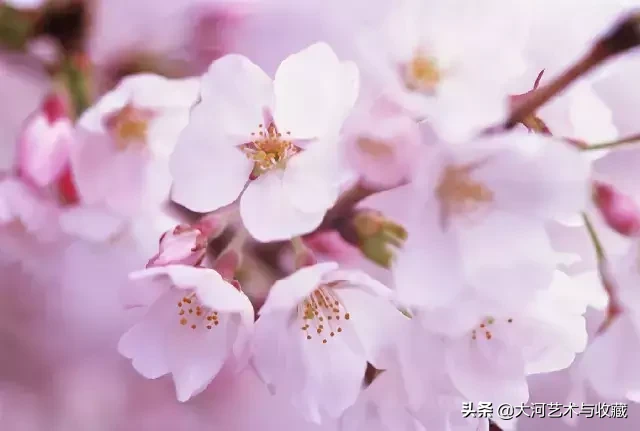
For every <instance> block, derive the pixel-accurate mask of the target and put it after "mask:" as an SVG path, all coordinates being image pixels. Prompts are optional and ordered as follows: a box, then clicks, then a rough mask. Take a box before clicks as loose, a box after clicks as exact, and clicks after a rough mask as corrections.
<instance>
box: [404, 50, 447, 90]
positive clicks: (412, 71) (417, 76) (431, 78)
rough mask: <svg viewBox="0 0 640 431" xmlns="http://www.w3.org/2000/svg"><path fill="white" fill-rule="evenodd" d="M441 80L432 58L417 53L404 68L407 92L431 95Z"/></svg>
mask: <svg viewBox="0 0 640 431" xmlns="http://www.w3.org/2000/svg"><path fill="white" fill-rule="evenodd" d="M441 80H442V72H441V70H440V67H439V66H438V64H437V63H436V60H435V59H434V58H433V57H429V56H426V55H424V54H423V53H421V52H417V53H416V54H415V55H414V57H413V59H412V60H411V62H410V63H409V64H408V65H407V66H406V67H405V84H406V86H407V88H408V89H409V90H412V91H421V92H425V93H432V92H433V91H435V89H436V87H437V86H438V84H439V83H440V81H441Z"/></svg>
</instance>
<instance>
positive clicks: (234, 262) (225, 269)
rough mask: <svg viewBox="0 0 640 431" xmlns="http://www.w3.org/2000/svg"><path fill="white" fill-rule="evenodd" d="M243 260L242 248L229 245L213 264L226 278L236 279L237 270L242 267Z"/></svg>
mask: <svg viewBox="0 0 640 431" xmlns="http://www.w3.org/2000/svg"><path fill="white" fill-rule="evenodd" d="M241 261H242V253H241V250H239V249H238V248H235V247H229V248H227V249H226V250H225V251H223V252H222V254H221V255H220V256H218V258H217V259H216V261H215V263H214V264H213V269H215V270H216V271H218V273H219V274H220V275H221V276H222V278H224V279H225V280H234V279H235V275H236V271H237V270H238V268H240V263H241Z"/></svg>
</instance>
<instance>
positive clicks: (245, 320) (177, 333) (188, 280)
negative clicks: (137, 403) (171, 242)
mask: <svg viewBox="0 0 640 431" xmlns="http://www.w3.org/2000/svg"><path fill="white" fill-rule="evenodd" d="M157 276H161V278H162V280H158V282H157V283H152V284H151V285H150V286H141V287H140V289H141V290H140V291H139V292H131V293H132V294H133V293H135V295H134V296H136V297H138V300H139V301H141V303H138V304H136V305H146V306H147V307H148V308H147V313H146V314H145V316H144V317H143V318H142V319H141V320H140V322H138V323H137V324H136V325H135V326H133V327H132V328H131V329H130V330H129V331H128V332H126V333H125V334H124V335H123V336H122V338H121V339H120V343H119V344H118V350H119V351H120V353H121V354H122V355H123V356H125V357H127V358H129V359H131V360H132V364H133V367H134V368H135V369H136V370H137V371H138V372H139V373H140V374H141V375H142V376H144V377H146V378H148V379H155V378H158V377H161V376H163V375H165V374H169V373H170V374H171V375H172V377H173V381H174V383H175V386H176V393H177V397H178V400H179V401H187V400H188V399H189V398H191V397H192V396H194V395H197V394H198V393H200V392H201V391H202V390H204V389H205V388H206V387H207V385H208V384H209V383H210V382H211V381H212V380H213V379H214V378H215V376H216V375H217V374H218V372H219V371H220V369H221V368H222V366H223V365H224V364H225V363H227V362H228V361H233V360H240V359H242V358H245V357H246V355H245V353H244V351H245V349H246V346H247V342H248V340H249V338H248V337H249V334H250V333H251V329H252V326H253V307H252V306H251V303H250V302H249V300H248V298H247V297H246V296H245V295H244V294H243V293H242V292H240V291H238V289H236V288H235V287H234V286H232V285H231V284H230V283H228V282H227V281H225V280H223V279H222V277H221V276H220V275H219V274H218V273H217V272H215V271H214V270H211V269H207V268H194V267H190V266H184V265H169V266H164V267H157V268H150V269H147V270H143V271H140V272H138V273H134V274H132V277H133V278H134V279H150V278H156V277H157ZM176 304H177V305H176ZM239 365H241V364H239Z"/></svg>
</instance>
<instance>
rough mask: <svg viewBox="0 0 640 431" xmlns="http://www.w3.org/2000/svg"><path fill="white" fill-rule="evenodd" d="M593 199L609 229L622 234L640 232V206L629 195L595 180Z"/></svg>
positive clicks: (637, 233) (634, 234)
mask: <svg viewBox="0 0 640 431" xmlns="http://www.w3.org/2000/svg"><path fill="white" fill-rule="evenodd" d="M593 199H594V202H595V204H596V206H597V208H598V210H599V211H600V214H601V215H602V217H603V218H604V220H605V221H606V223H607V225H609V227H610V228H611V229H613V230H615V231H616V232H618V233H619V234H620V235H624V236H638V235H639V234H640V207H638V205H637V204H636V202H635V201H634V200H633V199H632V198H631V197H630V196H627V195H625V194H623V193H622V192H620V191H619V190H616V189H615V188H614V187H613V186H612V185H610V184H605V183H601V182H596V183H595V184H594V186H593Z"/></svg>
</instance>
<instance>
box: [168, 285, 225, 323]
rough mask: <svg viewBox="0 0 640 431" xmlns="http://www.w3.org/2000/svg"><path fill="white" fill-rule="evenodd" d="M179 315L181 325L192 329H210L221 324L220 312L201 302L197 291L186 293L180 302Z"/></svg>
mask: <svg viewBox="0 0 640 431" xmlns="http://www.w3.org/2000/svg"><path fill="white" fill-rule="evenodd" d="M178 316H180V319H179V322H180V325H182V326H188V327H189V328H190V329H192V330H195V329H198V328H200V327H203V328H206V329H208V330H210V329H213V328H214V327H216V326H218V325H219V324H220V320H219V318H218V312H217V311H214V310H210V309H208V308H207V307H205V306H204V305H202V304H200V302H199V300H198V297H197V296H196V294H195V293H191V294H189V295H185V296H184V297H182V299H181V300H180V301H179V302H178Z"/></svg>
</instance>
